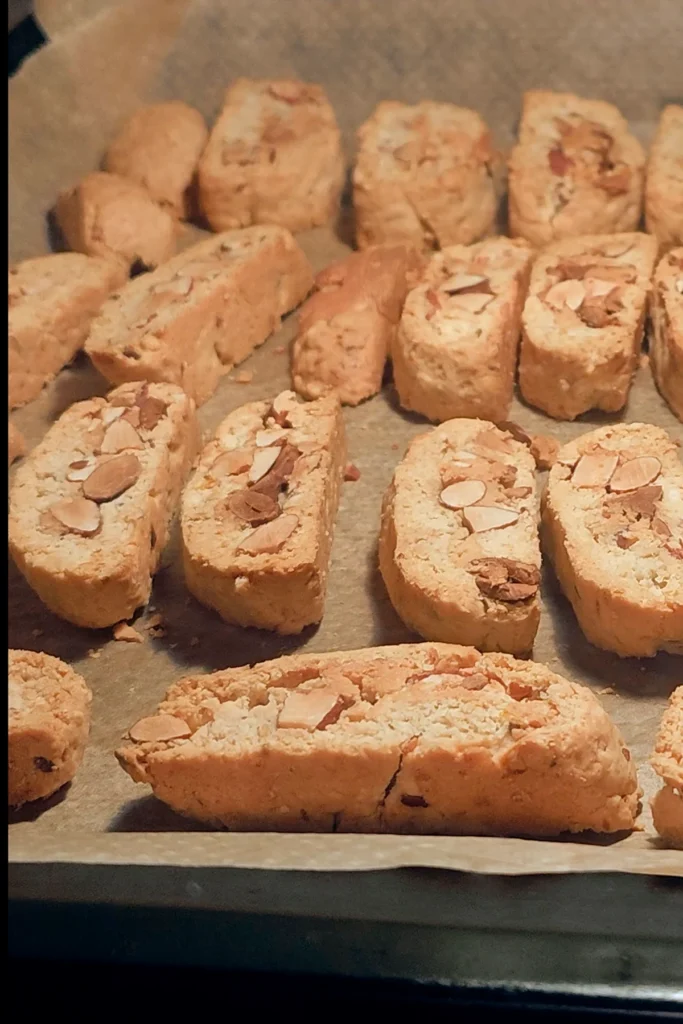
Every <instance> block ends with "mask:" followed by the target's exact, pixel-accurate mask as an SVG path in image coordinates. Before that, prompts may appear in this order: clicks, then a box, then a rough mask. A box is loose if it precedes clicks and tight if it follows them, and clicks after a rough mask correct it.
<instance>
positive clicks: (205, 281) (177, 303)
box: [86, 227, 313, 405]
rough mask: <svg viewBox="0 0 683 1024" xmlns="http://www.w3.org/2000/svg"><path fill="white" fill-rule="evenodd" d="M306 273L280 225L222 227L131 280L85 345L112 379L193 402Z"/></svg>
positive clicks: (300, 294) (260, 337)
mask: <svg viewBox="0 0 683 1024" xmlns="http://www.w3.org/2000/svg"><path fill="white" fill-rule="evenodd" d="M312 282H313V271H312V270H311V267H310V264H309V262H308V260H307V259H306V257H305V256H304V253H303V251H302V250H301V249H300V248H299V246H298V245H297V244H296V242H295V241H294V239H293V238H292V236H291V235H290V233H289V232H288V231H286V230H285V229H284V228H278V227H257V228H246V229H245V230H244V231H228V232H226V233H225V234H222V235H218V236H217V237H214V238H210V239H208V240H207V241H205V242H199V243H198V244H197V245H194V246H192V247H191V248H189V249H186V250H185V251H184V252H182V253H179V254H178V255H177V256H175V257H174V258H173V259H172V260H169V261H168V263H166V264H164V266H163V267H159V269H158V270H155V271H153V272H152V273H151V274H144V275H142V276H140V277H137V278H135V279H134V280H133V281H130V282H129V283H128V284H127V285H126V287H125V288H124V289H123V290H122V291H121V294H120V295H119V296H118V297H116V298H112V299H111V301H110V302H108V303H106V305H105V306H104V308H103V309H102V312H101V314H100V316H99V317H98V318H97V320H96V321H95V322H94V323H93V325H92V329H91V331H90V335H89V337H88V341H87V344H86V352H87V353H88V355H89V356H90V358H91V359H92V361H93V363H94V364H95V366H96V367H97V369H98V370H99V371H100V372H101V373H103V374H104V376H105V377H106V378H107V380H110V381H111V382H112V383H113V384H121V383H123V382H124V381H130V380H157V381H160V380H165V381H169V382H171V383H173V384H179V385H180V386H181V387H182V388H183V389H184V390H185V391H186V392H187V394H188V395H191V397H192V398H194V400H195V402H196V403H197V404H198V405H200V404H201V403H202V402H205V401H206V400H207V398H210V397H211V395H212V394H213V392H214V391H215V390H216V387H217V386H218V383H219V381H220V379H221V377H222V376H223V375H224V374H226V373H228V372H229V371H230V370H231V369H232V367H233V366H234V365H235V363H239V362H241V361H242V360H243V359H246V358H247V356H248V355H250V354H251V352H253V350H254V349H255V348H256V346H257V345H260V344H262V342H264V341H265V340H266V338H267V337H268V336H269V335H270V334H271V333H272V331H275V330H277V328H278V327H279V326H280V317H282V316H284V314H285V313H287V312H288V311H289V310H291V309H293V308H294V306H297V305H298V304H299V303H300V302H301V300H302V299H303V298H304V297H305V295H306V294H307V293H308V291H309V289H310V287H311V284H312Z"/></svg>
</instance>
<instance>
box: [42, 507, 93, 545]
mask: <svg viewBox="0 0 683 1024" xmlns="http://www.w3.org/2000/svg"><path fill="white" fill-rule="evenodd" d="M48 511H49V512H50V513H51V514H52V515H53V516H54V518H55V519H56V520H57V522H58V523H61V525H62V526H65V527H66V528H67V530H70V531H71V532H72V533H81V534H83V535H84V536H85V537H91V536H92V535H93V534H94V533H97V531H98V530H99V528H100V523H101V522H102V517H101V515H100V510H99V508H98V507H97V505H96V504H95V502H94V501H87V500H86V499H85V498H68V499H67V500H65V501H58V502H56V503H55V504H54V505H50V508H49V510H48Z"/></svg>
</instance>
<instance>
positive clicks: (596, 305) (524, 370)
mask: <svg viewBox="0 0 683 1024" xmlns="http://www.w3.org/2000/svg"><path fill="white" fill-rule="evenodd" d="M656 258H657V242H656V240H655V239H654V238H653V237H652V236H651V235H644V234H638V233H631V234H623V235H610V236H605V235H586V236H584V237H583V238H572V239H567V240H565V241H563V242H555V243H553V244H552V245H549V246H547V248H545V249H544V250H543V251H542V252H541V253H540V255H539V256H538V258H537V259H536V261H535V263H534V265H533V268H532V271H531V283H530V285H529V294H528V297H527V300H526V302H525V304H524V311H523V313H522V345H521V351H520V358H519V387H520V390H521V392H522V396H523V397H524V399H525V400H526V401H527V402H529V403H530V404H531V405H535V406H536V407H537V408H539V409H542V410H543V411H544V412H546V413H548V415H549V416H554V417H555V418H556V419H560V420H573V419H576V417H577V416H580V415H581V414H582V413H584V412H588V410H589V409H602V410H604V411H605V412H616V411H617V410H619V409H621V408H623V406H624V405H625V404H626V400H627V398H628V393H629V390H630V388H631V381H632V379H633V374H634V373H635V370H636V367H637V365H638V357H639V353H640V347H641V344H642V339H643V325H644V322H645V315H646V313H647V304H648V295H649V292H650V279H651V277H652V271H653V268H654V264H655V260H656Z"/></svg>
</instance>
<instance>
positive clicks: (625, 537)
mask: <svg viewBox="0 0 683 1024" xmlns="http://www.w3.org/2000/svg"><path fill="white" fill-rule="evenodd" d="M616 540H617V547H618V548H622V549H624V550H628V549H629V548H632V547H633V545H634V544H636V543H637V541H638V538H637V537H636V535H635V534H634V533H629V532H628V531H627V530H623V531H622V532H621V533H618V534H617V537H616Z"/></svg>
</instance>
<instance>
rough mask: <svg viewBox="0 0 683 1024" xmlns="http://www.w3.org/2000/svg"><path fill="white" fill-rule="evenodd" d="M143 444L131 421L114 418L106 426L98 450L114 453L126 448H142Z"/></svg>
mask: <svg viewBox="0 0 683 1024" xmlns="http://www.w3.org/2000/svg"><path fill="white" fill-rule="evenodd" d="M144 447H145V444H144V441H143V440H142V438H141V437H140V435H139V434H138V432H137V430H136V429H135V427H134V426H133V425H132V423H128V422H127V421H126V420H121V419H118V420H115V421H114V422H113V423H112V424H110V426H108V427H107V429H106V431H105V433H104V437H103V439H102V444H101V445H100V451H102V452H108V453H110V454H115V453H117V452H122V451H124V450H125V449H126V448H144Z"/></svg>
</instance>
